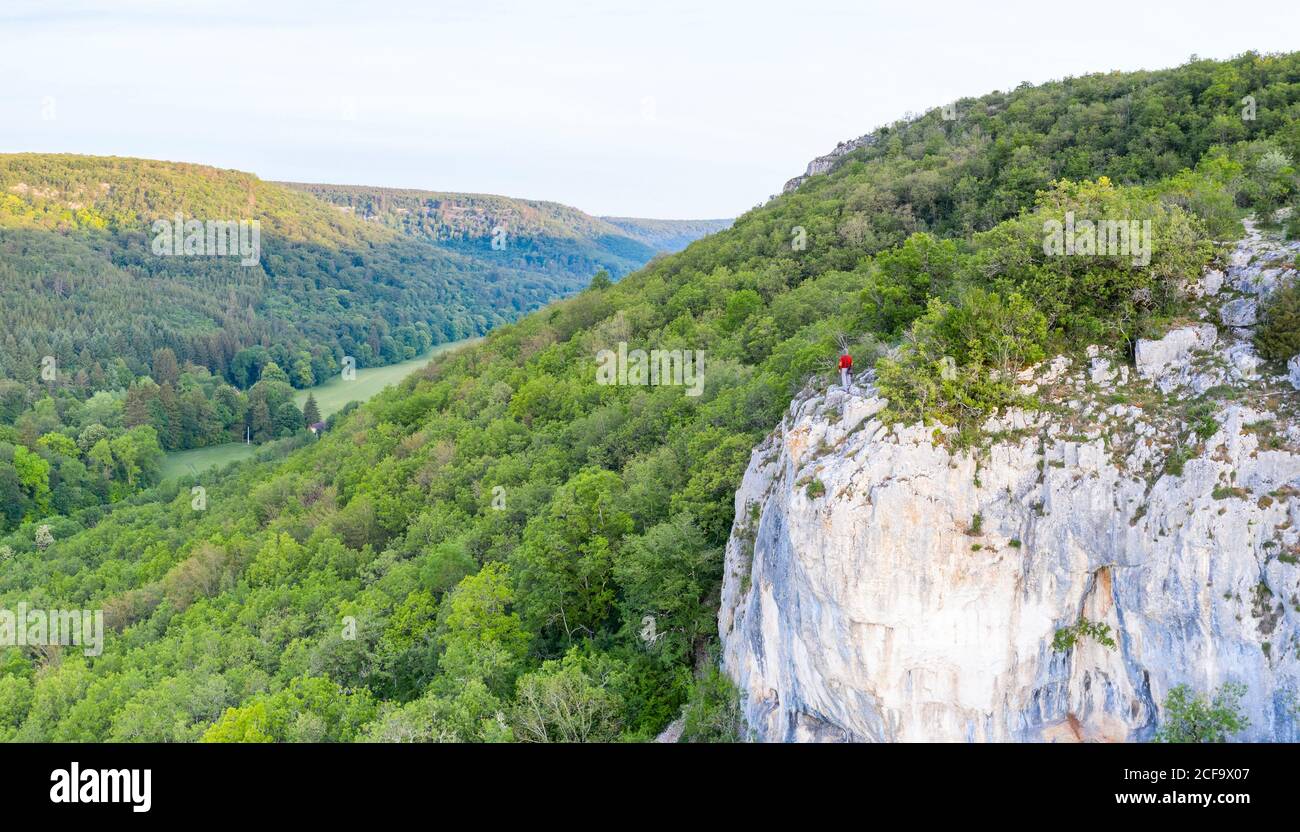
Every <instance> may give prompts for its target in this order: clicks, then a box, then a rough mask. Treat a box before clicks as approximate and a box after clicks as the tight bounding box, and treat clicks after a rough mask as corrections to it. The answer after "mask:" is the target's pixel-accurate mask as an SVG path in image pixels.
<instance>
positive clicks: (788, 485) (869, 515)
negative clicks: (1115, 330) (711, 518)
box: [719, 391, 1300, 741]
mask: <svg viewBox="0 0 1300 832" xmlns="http://www.w3.org/2000/svg"><path fill="white" fill-rule="evenodd" d="M883 405H884V402H883V401H882V400H881V399H879V398H876V397H873V396H865V397H863V396H856V397H855V396H849V395H847V394H844V393H842V392H840V391H834V392H832V393H830V394H828V395H826V396H816V397H813V398H809V399H805V400H802V401H799V402H797V403H796V404H795V405H794V406H793V407H792V408H791V411H790V413H789V415H788V417H787V419H786V420H785V422H784V423H783V424H782V426H781V428H780V429H779V430H777V431H776V432H775V433H774V434H773V435H772V436H771V437H770V438H769V440H768V441H767V442H766V443H765V444H763V445H761V446H759V447H758V448H757V449H756V450H755V452H754V455H753V459H752V461H751V464H750V467H749V470H748V471H747V472H746V475H745V478H744V482H743V485H742V487H741V489H740V490H739V492H738V493H737V495H736V513H737V521H736V526H735V528H734V530H733V535H732V538H731V541H730V542H729V543H728V546H727V555H726V577H725V585H724V589H723V598H722V607H721V610H720V612H719V630H720V632H721V634H722V641H723V645H724V659H723V666H724V668H725V670H726V672H727V673H728V674H730V676H731V677H732V678H733V679H734V680H735V681H736V682H737V684H738V686H739V688H740V690H741V691H742V692H743V693H744V695H745V715H746V719H747V721H748V723H749V726H750V728H751V729H752V730H753V732H754V734H755V736H756V737H757V738H758V739H760V740H776V741H781V740H784V741H792V740H850V741H854V740H871V741H1025V740H1031V741H1032V740H1067V741H1070V740H1144V739H1148V738H1150V737H1151V735H1152V733H1153V732H1154V730H1155V726H1156V722H1157V717H1158V706H1159V704H1160V703H1162V702H1163V701H1164V697H1165V695H1166V694H1167V693H1168V692H1169V690H1170V689H1171V688H1172V687H1173V686H1174V685H1177V684H1180V683H1185V684H1188V685H1190V686H1191V687H1193V688H1195V689H1197V690H1211V689H1213V688H1215V687H1217V686H1218V685H1220V684H1222V683H1223V682H1225V681H1237V682H1244V683H1245V684H1246V685H1247V686H1248V688H1249V691H1248V694H1247V696H1246V698H1245V700H1244V706H1245V710H1246V712H1247V713H1248V714H1249V716H1250V719H1251V728H1250V730H1249V731H1248V732H1247V734H1246V738H1248V739H1252V740H1285V741H1295V740H1297V739H1300V731H1298V730H1297V717H1296V714H1295V712H1294V711H1292V710H1290V709H1289V704H1288V703H1290V702H1291V697H1293V696H1294V695H1295V694H1296V691H1297V687H1298V683H1300V678H1298V677H1300V664H1298V663H1297V658H1296V651H1297V645H1298V643H1300V642H1298V641H1297V639H1300V613H1297V611H1296V608H1295V599H1296V598H1297V593H1300V566H1297V565H1295V564H1293V563H1287V562H1284V561H1282V560H1280V559H1278V558H1277V557H1276V555H1277V554H1279V553H1281V552H1284V551H1289V549H1288V547H1293V546H1296V545H1297V534H1296V531H1295V528H1294V526H1295V524H1296V522H1297V521H1300V501H1298V500H1297V499H1296V498H1295V497H1294V496H1285V497H1282V498H1269V499H1267V500H1266V499H1264V498H1265V497H1266V496H1267V495H1269V494H1270V492H1274V491H1277V490H1278V489H1285V488H1287V487H1288V486H1294V485H1300V455H1297V454H1294V453H1290V452H1285V451H1272V450H1263V449H1261V447H1260V445H1259V441H1258V439H1257V437H1255V436H1254V435H1252V434H1251V433H1249V432H1247V431H1244V430H1243V428H1244V427H1245V426H1246V425H1248V424H1251V423H1252V422H1254V421H1257V420H1258V419H1259V418H1260V416H1261V414H1258V413H1253V412H1250V411H1248V410H1245V409H1243V408H1239V407H1236V406H1232V407H1229V408H1228V410H1227V411H1226V412H1224V413H1223V414H1221V416H1222V420H1223V427H1222V428H1221V429H1220V431H1219V432H1218V433H1217V434H1215V436H1213V437H1212V438H1211V439H1210V440H1209V442H1208V443H1207V445H1208V448H1212V449H1213V451H1212V452H1210V451H1208V450H1207V453H1205V454H1203V455H1201V456H1198V457H1196V458H1194V459H1192V460H1190V461H1188V462H1187V463H1186V464H1185V466H1184V470H1183V474H1182V476H1172V475H1162V476H1159V477H1158V478H1156V480H1155V482H1154V484H1153V485H1150V486H1148V483H1147V481H1145V480H1144V479H1143V478H1142V477H1141V476H1139V475H1138V473H1139V472H1133V471H1130V470H1127V468H1126V466H1125V465H1123V464H1117V463H1116V462H1115V461H1114V460H1113V459H1112V458H1111V455H1110V454H1108V452H1107V450H1106V447H1105V445H1104V443H1103V441H1102V440H1101V439H1100V438H1098V439H1096V440H1093V441H1084V442H1077V441H1070V440H1066V439H1060V438H1058V439H1049V440H1046V441H1044V442H1043V443H1042V445H1041V446H1040V440H1041V439H1042V437H1043V436H1045V435H1046V431H1044V433H1043V434H1040V435H1030V436H1026V437H1025V438H1024V439H1023V440H1021V441H1017V442H1007V443H1002V444H998V445H995V446H994V447H993V449H992V454H991V457H990V458H989V459H988V460H987V461H986V462H985V463H983V464H982V465H980V466H978V468H977V465H976V462H975V461H974V459H972V458H971V457H970V456H969V455H956V456H954V455H952V454H950V453H949V452H948V451H947V450H945V449H944V448H942V447H936V446H935V445H934V443H933V441H932V439H931V436H930V433H929V432H928V431H926V430H923V429H920V428H911V429H904V430H892V429H887V428H886V427H884V425H882V424H881V423H880V422H879V421H878V420H876V418H875V415H876V413H877V411H878V410H879V409H880V408H881V407H882V406H883ZM836 413H838V414H839V418H838V420H836V419H835V418H833V415H832V414H836ZM826 447H829V448H830V449H831V450H829V451H826V450H823V449H824V448H826ZM1040 463H1041V468H1040ZM813 482H818V483H820V484H821V486H822V487H823V488H824V492H823V493H821V494H820V495H818V490H817V489H812V490H810V489H809V484H811V483H813ZM1228 483H1235V484H1236V485H1235V486H1232V485H1228ZM1232 488H1241V489H1242V492H1241V493H1240V494H1238V492H1235V491H1230V490H1229V489H1232ZM1216 489H1220V491H1218V492H1216ZM1225 491H1226V493H1227V494H1228V496H1224V492H1225ZM1216 496H1217V497H1218V498H1217V499H1216ZM976 518H978V519H976ZM1080 616H1083V617H1085V618H1087V619H1088V620H1089V621H1094V622H1103V623H1105V624H1107V625H1108V626H1109V627H1110V628H1111V631H1112V632H1113V633H1114V634H1115V639H1116V641H1117V645H1116V647H1115V648H1114V649H1107V648H1105V647H1103V646H1101V645H1100V644H1097V643H1095V642H1093V641H1091V640H1088V639H1082V640H1081V641H1080V642H1078V643H1077V644H1076V645H1075V647H1074V648H1073V649H1070V650H1068V651H1065V652H1057V651H1055V650H1054V649H1053V637H1054V635H1055V633H1056V632H1057V630H1059V629H1061V628H1063V627H1069V626H1071V625H1074V624H1075V623H1076V622H1077V621H1078V620H1079V618H1080ZM1266 644H1267V645H1268V647H1267V648H1266V647H1265V645H1266Z"/></svg>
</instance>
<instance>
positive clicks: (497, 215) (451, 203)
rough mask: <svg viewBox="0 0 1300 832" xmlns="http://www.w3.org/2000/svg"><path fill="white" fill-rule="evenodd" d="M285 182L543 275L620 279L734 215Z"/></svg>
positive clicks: (372, 218) (365, 215)
mask: <svg viewBox="0 0 1300 832" xmlns="http://www.w3.org/2000/svg"><path fill="white" fill-rule="evenodd" d="M284 184H285V185H286V186H287V187H289V188H294V189H297V190H301V191H304V192H306V193H309V194H312V195H313V196H316V197H319V198H320V199H323V200H325V201H326V202H329V203H330V204H332V205H335V206H338V207H340V208H342V209H344V210H346V211H347V212H348V213H349V214H351V215H353V216H356V217H358V218H360V219H362V220H365V221H367V222H370V223H374V224H377V225H380V226H382V227H385V228H392V229H394V230H397V231H401V232H402V233H404V234H407V235H409V236H411V237H415V238H417V239H424V240H428V241H429V242H432V243H434V244H435V245H437V246H439V247H441V248H445V249H448V250H451V251H459V252H462V253H464V254H468V255H472V256H474V257H480V258H484V259H486V260H489V261H491V262H494V263H499V264H502V265H506V266H509V267H511V268H516V269H521V270H525V271H531V272H539V273H542V274H555V273H560V274H565V273H577V274H587V275H591V274H595V273H596V272H597V271H600V270H604V271H607V272H609V273H610V275H611V276H613V277H614V278H619V277H622V276H623V275H625V274H627V273H629V272H631V271H634V270H636V269H638V268H640V267H641V266H643V265H645V263H646V262H648V261H649V260H650V259H651V258H652V257H654V256H655V255H656V254H658V253H660V252H667V251H677V250H679V249H682V248H685V247H686V246H687V245H688V244H689V243H691V242H692V241H694V240H697V239H699V238H700V237H703V236H705V235H706V234H711V233H713V232H714V231H717V230H719V229H720V228H723V227H725V225H726V223H727V222H728V221H726V220H642V219H632V218H628V219H606V218H598V217H592V216H589V215H587V214H584V213H583V212H582V211H579V210H578V209H576V208H571V207H569V206H567V205H560V204H559V203H555V202H542V201H538V200H528V199H516V198H512V197H503V196H493V195H487V194H459V193H445V192H440V191H421V190H415V189H406V188H369V187H360V186H354V185H307V184H302V183H297V182H286V183H284Z"/></svg>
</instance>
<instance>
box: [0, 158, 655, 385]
mask: <svg viewBox="0 0 1300 832" xmlns="http://www.w3.org/2000/svg"><path fill="white" fill-rule="evenodd" d="M177 214H179V215H181V216H183V217H184V218H185V219H187V220H190V219H198V220H201V221H206V220H209V219H213V220H235V221H237V220H258V221H259V222H260V223H261V252H260V255H261V256H260V260H259V262H258V263H257V264H256V265H255V266H253V267H251V268H250V267H245V266H243V265H241V264H240V262H239V258H230V257H202V256H187V257H158V256H156V255H154V254H153V253H152V251H151V246H150V243H151V241H152V240H153V238H154V233H153V231H152V230H151V227H150V224H151V223H152V222H153V221H154V220H157V219H164V220H172V219H173V218H174V216H176V215H177ZM0 252H3V254H4V256H3V258H0V292H3V294H2V295H0V300H2V301H3V304H0V308H2V309H3V310H4V311H3V312H2V313H0V314H2V315H3V319H2V320H0V323H2V324H3V330H4V333H5V334H4V343H3V344H0V373H2V374H3V376H4V377H7V378H10V379H16V380H18V381H21V382H27V381H30V380H32V379H34V378H36V377H37V374H38V372H39V369H40V361H41V359H42V358H43V357H44V356H47V355H49V356H54V357H55V358H56V359H57V360H58V362H59V364H60V366H62V367H63V368H64V371H65V373H66V374H67V383H68V384H72V385H76V386H79V387H83V388H85V387H90V388H94V389H103V388H102V386H100V385H102V384H103V383H104V382H105V381H106V380H109V381H111V377H112V376H113V375H114V374H115V373H120V372H121V371H122V369H123V368H125V370H126V371H127V372H130V373H132V374H134V375H143V374H145V373H147V370H148V363H149V361H150V358H151V357H152V355H153V352H154V351H155V350H157V349H159V348H162V347H167V348H170V349H172V350H173V351H174V352H175V353H176V355H177V357H178V359H179V360H180V361H182V362H186V361H193V362H195V363H197V364H201V365H203V366H205V367H207V368H209V369H210V370H211V371H213V372H214V373H216V374H218V375H226V376H227V377H228V378H230V380H231V381H232V382H235V381H236V379H234V378H233V377H230V375H229V373H230V368H231V365H232V364H233V363H234V362H235V360H236V356H237V355H238V353H239V352H240V350H243V349H247V348H250V347H255V346H259V345H260V346H263V347H265V348H268V349H270V350H272V351H273V357H274V358H275V359H276V360H277V361H279V363H280V364H281V365H282V366H286V365H288V364H290V363H292V360H291V357H293V358H296V357H297V356H298V355H299V354H301V353H306V354H308V355H309V356H311V357H312V358H313V359H314V360H316V361H318V362H322V361H324V356H326V355H327V354H328V355H329V356H330V357H331V359H332V360H333V361H334V363H336V364H337V361H338V359H341V358H342V357H343V356H344V355H350V356H353V357H354V358H355V359H356V360H357V362H358V365H359V366H363V367H364V366H373V365H376V364H384V363H390V362H392V361H396V360H401V359H402V358H404V357H409V352H410V349H414V350H415V351H416V352H421V351H423V350H424V349H427V348H428V346H430V345H431V344H437V343H443V342H446V341H454V340H459V339H461V338H465V337H469V336H474V335H481V334H483V333H484V332H486V331H487V330H488V329H490V328H492V327H493V326H496V325H498V324H500V323H503V322H505V321H507V320H510V319H512V318H513V317H516V316H518V315H519V314H521V313H523V312H525V311H528V310H531V309H535V308H537V307H538V306H540V305H542V304H543V303H545V302H546V301H548V300H550V299H552V298H554V297H557V296H559V295H562V294H565V293H566V292H570V291H573V290H574V289H576V288H579V287H581V286H583V285H585V284H586V282H587V281H588V280H589V279H590V277H591V275H592V274H593V273H594V270H590V271H587V270H583V271H580V272H565V271H563V270H556V271H554V272H553V273H549V274H538V273H533V272H528V273H526V272H523V271H520V270H517V269H513V268H511V267H510V266H508V265H506V264H498V263H491V262H486V261H484V260H481V259H476V258H473V257H470V256H466V255H462V254H458V253H456V252H452V251H446V250H442V249H439V248H436V247H433V246H429V245H426V244H423V243H422V242H421V241H419V240H415V239H412V238H410V237H408V236H404V235H402V234H400V233H398V232H397V231H395V230H393V229H389V228H385V227H382V226H378V225H375V224H371V223H366V222H363V221H361V220H358V219H356V218H355V217H352V216H350V215H348V214H346V213H344V212H341V211H339V210H338V209H337V208H336V207H334V206H332V205H329V204H327V203H325V202H322V201H321V200H318V199H314V198H312V197H311V196H309V195H307V194H304V193H302V192H300V191H297V190H294V189H291V188H286V187H283V186H280V185H276V184H273V183H268V182H264V181H262V180H260V179H258V178H257V177H256V176H253V175H251V174H246V173H241V172H238V171H224V170H217V169H215V168H208V167H204V166H200V165H189V164H179V163H170V162H155V161H150V160H142V159H120V158H115V157H89V156H72V155H59V154H54V155H42V154H12V155H3V156H0ZM646 259H648V257H647V258H646ZM325 363H328V362H325ZM321 380H323V379H316V381H321Z"/></svg>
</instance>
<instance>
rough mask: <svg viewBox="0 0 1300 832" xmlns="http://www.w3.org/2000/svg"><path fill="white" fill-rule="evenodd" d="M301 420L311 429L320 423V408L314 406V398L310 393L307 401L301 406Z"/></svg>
mask: <svg viewBox="0 0 1300 832" xmlns="http://www.w3.org/2000/svg"><path fill="white" fill-rule="evenodd" d="M302 420H303V421H304V422H305V423H306V424H307V427H311V426H312V425H314V424H316V423H317V422H319V421H320V407H318V406H317V404H316V397H315V396H313V395H312V394H311V393H308V394H307V401H306V402H305V403H303V406H302Z"/></svg>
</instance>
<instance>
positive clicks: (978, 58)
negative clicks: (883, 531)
mask: <svg viewBox="0 0 1300 832" xmlns="http://www.w3.org/2000/svg"><path fill="white" fill-rule="evenodd" d="M1184 8H1185V14H1180V15H1178V16H1174V17H1172V18H1171V17H1168V16H1160V17H1159V19H1158V20H1156V19H1155V18H1153V17H1152V16H1153V15H1158V14H1159V13H1158V12H1157V11H1156V10H1149V9H1143V8H1140V7H1133V6H1131V5H1128V4H1122V3H1117V2H1111V0H1106V2H1094V3H1089V4H1088V5H1087V6H1086V11H1087V14H1086V15H1080V14H1078V13H1076V12H1074V11H1072V10H1071V9H1069V8H1064V7H1056V6H1052V7H1041V6H1039V5H1036V4H1031V3H1028V2H1016V3H1013V4H1010V6H1009V7H1007V8H1004V10H1002V11H1001V12H1000V13H999V14H990V13H988V11H987V10H986V9H982V8H979V7H974V6H971V7H966V6H961V5H956V4H953V5H944V4H939V5H929V6H925V7H921V6H917V7H903V8H900V7H898V6H896V5H894V4H886V3H846V2H836V0H812V1H811V2H809V3H805V4H802V5H801V6H800V7H798V8H797V9H792V8H790V7H788V6H785V5H782V4H776V3H771V2H758V3H738V2H732V0H728V2H724V3H718V4H715V5H714V6H713V7H710V8H707V9H705V8H698V7H696V6H695V5H693V4H688V3H681V2H677V0H669V1H668V2H663V3H659V4H656V6H655V8H654V9H653V10H650V11H644V10H635V9H632V8H622V7H614V8H606V7H602V6H601V5H599V4H596V3H592V2H586V1H585V0H565V2H563V3H560V4H559V5H556V4H551V5H550V6H549V7H548V8H546V9H542V8H540V7H533V6H527V5H523V4H511V3H507V2H476V3H473V4H468V3H439V4H437V7H436V8H427V7H425V6H423V5H421V4H417V3H406V2H399V3H392V4H389V5H388V6H387V7H385V8H382V9H375V8H367V9H358V8H355V7H353V6H352V5H351V4H339V3H310V4H309V3H304V2H301V0H292V2H286V3H281V4H276V5H274V6H270V5H267V4H254V3H250V2H248V0H233V2H223V3H217V2H213V0H200V2H197V3H194V4H191V6H190V7H188V8H185V9H170V8H167V7H166V5H165V4H162V3H158V2H153V1H152V0H125V2H120V3H104V2H97V0H79V1H78V2H61V3H41V2H30V1H29V0H17V2H13V3H10V4H7V6H6V8H5V9H4V10H2V11H0V73H3V74H4V77H5V78H6V83H5V84H4V85H3V87H0V124H3V125H4V127H3V129H0V151H4V152H66V153H84V154H91V155H114V156H133V157H142V158H151V159H164V160H169V161H179V162H193V163H198V164H205V165H212V166H214V167H220V168H235V169H239V170H244V171H249V172H252V173H255V174H257V175H258V176H259V177H261V178H263V179H267V180H278V181H293V182H313V183H329V184H341V185H369V186H377V187H390V188H411V189H419V190H431V191H449V192H469V193H481V194H499V195H504V196H510V197H518V198H524V199H531V200H542V201H548V202H559V203H562V204H566V205H571V206H574V207H577V208H580V209H581V210H583V211H586V212H587V213H590V214H593V215H599V216H623V217H647V218H657V219H709V218H722V217H735V216H737V215H739V214H741V213H743V212H744V211H746V210H749V209H750V208H751V207H753V206H754V205H755V204H758V203H761V202H762V201H764V200H765V199H767V197H768V196H769V195H771V194H774V193H779V192H780V189H781V186H782V184H783V183H784V182H785V181H786V180H787V179H789V178H790V177H793V176H795V175H797V174H800V173H802V172H803V169H804V166H805V165H806V164H807V162H808V161H809V160H810V159H812V158H814V157H816V156H818V155H821V154H824V153H826V152H828V151H829V150H830V149H832V148H833V147H834V146H835V144H836V143H837V142H839V141H842V140H845V139H849V138H853V137H856V136H859V135H862V134H863V133H866V132H869V131H870V130H872V129H874V128H875V127H878V126H880V125H882V124H887V123H889V122H892V121H894V120H897V119H899V118H902V117H904V115H905V114H907V113H908V112H923V111H925V110H926V109H929V108H932V107H935V106H939V105H942V104H944V103H947V102H949V101H952V100H955V99H957V98H960V97H963V96H968V95H972V96H973V95H982V94H984V93H987V92H990V91H993V90H995V89H1000V90H1008V89H1011V88H1014V87H1015V86H1017V85H1018V84H1019V83H1021V82H1024V81H1029V82H1032V83H1042V82H1044V81H1049V80H1053V79H1057V78H1061V77H1065V76H1070V75H1082V74H1087V73H1091V72H1102V71H1110V70H1135V69H1161V68H1166V67H1170V66H1176V65H1178V64H1181V63H1184V62H1185V61H1186V60H1187V59H1188V57H1189V56H1190V55H1192V54H1193V53H1196V54H1199V55H1200V56H1201V57H1213V58H1227V57H1230V56H1231V55H1235V54H1239V53H1241V52H1243V51H1246V50H1250V49H1253V50H1256V51H1261V52H1269V51H1280V50H1284V49H1287V48H1294V44H1293V43H1290V42H1288V41H1289V40H1293V39H1294V38H1293V36H1289V35H1287V32H1292V33H1294V32H1295V31H1296V30H1297V28H1300V27H1297V26H1296V23H1300V12H1298V11H1297V10H1296V8H1295V7H1294V4H1290V5H1288V4H1284V3H1281V2H1262V3H1257V4H1254V8H1255V9H1256V11H1254V12H1253V13H1249V14H1247V13H1245V12H1239V13H1237V14H1227V15H1225V14H1223V13H1222V12H1221V11H1218V10H1216V9H1215V7H1214V6H1213V5H1212V4H1210V3H1188V4H1185V6H1184ZM885 9H888V11H889V17H888V19H885V18H883V17H882V16H881V15H882V14H883V11H884V10H885ZM1206 20H1213V21H1214V25H1213V26H1212V27H1207V26H1206V25H1205V21H1206ZM1081 21H1082V23H1089V24H1090V25H1088V26H1082V25H1081ZM1081 29H1082V31H1080V30H1081ZM1154 33H1159V34H1154ZM939 43H944V44H948V45H949V47H948V48H945V49H942V50H935V49H931V48H930V45H931V44H939ZM952 44H960V45H958V46H952ZM502 56H505V57H502ZM1012 56H1014V57H1012ZM791 66H798V67H800V68H801V69H800V71H798V72H791V71H790V70H789V67H791ZM107 67H112V70H106V68H107Z"/></svg>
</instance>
